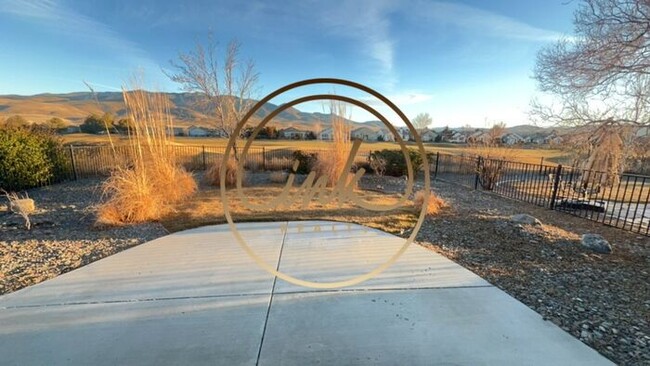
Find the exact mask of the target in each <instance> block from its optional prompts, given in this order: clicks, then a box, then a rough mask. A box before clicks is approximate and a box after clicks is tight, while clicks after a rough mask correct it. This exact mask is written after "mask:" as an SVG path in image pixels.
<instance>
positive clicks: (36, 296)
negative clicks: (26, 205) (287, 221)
mask: <svg viewBox="0 0 650 366" xmlns="http://www.w3.org/2000/svg"><path fill="white" fill-rule="evenodd" d="M239 226H240V228H241V230H242V235H243V236H244V238H245V239H246V240H247V242H248V243H249V245H250V246H251V247H252V248H254V249H255V250H256V252H257V253H258V254H259V255H260V256H261V257H263V258H264V259H265V260H266V261H268V262H269V263H277V261H278V258H279V255H280V248H281V245H282V238H283V236H284V234H283V232H282V231H281V230H280V229H279V225H278V224H273V223H255V224H253V223H244V224H239ZM272 285H273V276H271V275H270V274H269V273H267V272H266V271H264V270H263V269H261V268H259V267H258V266H256V265H255V264H254V263H253V262H252V260H251V259H250V258H249V257H248V256H247V255H246V254H245V253H244V252H243V251H242V249H241V248H240V247H239V245H237V244H236V243H235V241H234V240H233V237H232V233H231V232H230V229H229V228H228V227H227V226H224V225H220V226H209V227H202V228H197V229H192V230H187V231H183V232H179V233H175V234H173V235H169V236H165V237H162V238H159V239H156V240H153V241H151V242H148V243H145V244H142V245H139V246H137V247H134V248H131V249H128V250H126V251H124V252H121V253H118V254H116V255H113V256H110V257H108V258H105V259H103V260H101V261H97V262H94V263H91V264H89V265H87V266H85V267H83V268H81V269H79V270H76V271H72V272H69V273H66V274H64V275H61V276H59V277H56V278H54V279H52V280H50V281H46V282H44V283H41V284H38V285H35V286H31V287H28V288H26V289H23V290H21V291H18V292H15V293H12V294H9V295H5V296H2V297H0V308H1V307H12V306H17V305H20V306H28V305H44V304H50V305H51V304H66V303H85V302H107V301H113V302H115V301H133V300H149V299H164V298H178V297H200V296H222V295H240V294H270V293H271V288H272Z"/></svg>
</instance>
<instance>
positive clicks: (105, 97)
mask: <svg viewBox="0 0 650 366" xmlns="http://www.w3.org/2000/svg"><path fill="white" fill-rule="evenodd" d="M165 94H166V95H167V97H168V98H169V102H170V107H171V108H170V113H171V115H172V117H173V118H174V122H175V123H178V124H179V125H181V126H183V125H187V126H189V125H193V124H194V125H209V124H210V123H211V119H210V118H209V117H208V115H207V114H206V113H203V112H202V111H200V109H198V108H197V107H196V101H197V95H196V94H194V93H165ZM96 96H97V100H95V99H94V97H93V95H92V93H90V92H78V93H67V94H37V95H31V96H21V95H0V117H9V116H12V115H16V114H19V115H21V116H23V117H25V118H26V119H27V120H29V121H31V122H34V123H40V122H44V121H46V120H48V119H50V118H52V117H59V118H63V119H65V120H67V121H69V122H70V123H72V124H75V125H76V124H80V123H81V122H83V120H84V119H85V118H86V117H87V116H88V115H90V114H93V113H96V114H103V113H106V112H109V113H112V114H113V115H115V116H116V117H117V118H120V117H123V116H125V115H126V113H127V111H126V107H125V105H124V102H123V99H122V93H121V92H100V93H96ZM277 107H278V106H277V105H275V104H272V103H267V104H266V105H265V106H264V107H263V108H261V110H260V111H259V112H258V113H256V115H255V116H254V120H255V121H259V120H260V119H261V118H263V117H264V116H266V115H267V114H268V113H270V111H272V110H274V109H276V108H277ZM349 122H350V123H352V124H353V125H358V126H362V125H363V124H361V123H360V122H354V121H349ZM316 123H320V124H321V126H322V128H326V127H327V126H329V125H330V124H331V115H329V114H325V113H318V112H316V113H306V112H301V111H299V110H298V109H296V108H293V107H290V108H287V109H286V110H284V111H282V112H281V113H280V114H279V115H278V116H276V117H275V118H274V119H273V120H272V121H271V122H270V124H271V125H275V126H278V127H280V128H284V127H288V126H293V127H296V128H309V129H311V128H313V126H314V124H316Z"/></svg>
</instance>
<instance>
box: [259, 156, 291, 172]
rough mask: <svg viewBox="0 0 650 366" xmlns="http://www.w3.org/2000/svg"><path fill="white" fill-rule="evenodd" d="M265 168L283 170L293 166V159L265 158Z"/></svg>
mask: <svg viewBox="0 0 650 366" xmlns="http://www.w3.org/2000/svg"><path fill="white" fill-rule="evenodd" d="M265 165H266V170H284V169H289V168H291V167H292V166H293V160H292V159H289V158H276V157H273V158H271V159H267V160H266V164H265Z"/></svg>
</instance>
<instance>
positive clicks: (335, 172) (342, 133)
mask: <svg viewBox="0 0 650 366" xmlns="http://www.w3.org/2000/svg"><path fill="white" fill-rule="evenodd" d="M330 113H331V115H332V142H331V143H330V144H329V146H328V149H327V150H325V151H323V152H321V153H319V154H318V160H316V164H315V166H314V171H315V172H316V177H321V176H325V177H327V184H328V185H329V186H334V185H336V182H338V181H339V178H340V177H341V176H343V175H345V174H347V173H348V172H345V171H344V168H345V163H346V162H347V160H348V156H349V155H350V151H351V149H352V142H351V141H350V133H351V131H352V127H351V126H350V125H349V124H348V123H347V121H346V118H347V119H350V116H349V115H347V110H346V105H345V103H343V102H339V101H331V103H330Z"/></svg>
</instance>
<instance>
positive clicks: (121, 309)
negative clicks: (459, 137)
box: [0, 221, 610, 365]
mask: <svg viewBox="0 0 650 366" xmlns="http://www.w3.org/2000/svg"><path fill="white" fill-rule="evenodd" d="M281 225H282V223H257V224H239V225H238V228H239V230H240V231H241V232H242V235H243V236H244V238H245V239H246V240H247V242H248V243H249V245H250V246H251V247H253V248H254V249H255V250H256V252H257V253H258V254H259V255H260V256H261V257H263V258H264V259H265V260H266V261H267V262H268V263H271V264H273V265H275V266H277V268H279V269H280V270H281V271H283V272H285V273H288V274H291V275H293V276H296V277H299V278H301V279H306V280H312V281H319V282H323V281H328V282H329V281H340V280H345V279H348V278H351V277H353V276H356V275H360V274H362V273H365V272H367V271H369V270H370V269H372V268H374V267H376V266H377V265H378V264H379V263H382V262H384V261H386V259H388V258H389V257H390V256H391V255H392V254H393V253H394V252H395V251H396V250H397V248H398V247H399V246H401V245H402V244H403V239H400V238H397V237H394V236H392V235H388V234H385V233H382V232H380V231H376V230H372V229H366V228H364V227H361V226H357V225H347V224H335V223H331V222H315V221H311V222H303V223H297V222H291V223H289V225H288V229H287V230H286V231H283V230H281ZM316 226H318V227H319V229H320V232H317V231H315V229H316ZM0 364H2V365H185V364H188V365H190V364H191V365H197V364H206V365H215V364H216V365H255V364H259V365H310V364H322V365H360V364H369V365H376V364H379V365H609V364H610V363H609V361H607V360H606V359H605V358H603V357H602V356H600V355H599V354H598V353H597V352H596V351H594V350H593V349H591V348H589V347H587V346H586V345H584V344H583V343H581V342H580V341H578V340H577V339H575V338H573V337H572V336H570V335H569V334H567V333H565V332H564V331H562V330H561V329H560V328H558V327H557V326H555V325H553V324H552V323H550V322H547V321H544V320H542V318H541V317H540V316H539V315H538V314H537V313H535V312H534V311H532V310H530V309H529V308H528V307H526V306H525V305H523V304H521V303H520V302H518V301H517V300H515V299H513V298H512V297H510V296H508V295H507V294H506V293H504V292H503V291H501V290H499V289H497V288H495V287H493V286H492V285H490V284H489V283H487V282H486V281H484V280H483V279H481V278H480V277H478V276H476V275H475V274H473V273H472V272H470V271H468V270H466V269H464V268H463V267H461V266H459V265H457V264H455V263H453V262H452V261H450V260H448V259H446V258H444V257H442V256H440V255H438V254H435V253H433V252H431V251H428V250H426V249H423V248H421V247H419V246H417V245H412V246H411V247H410V248H409V249H408V251H407V252H406V253H405V254H404V255H403V256H402V257H401V258H400V259H399V260H398V262H397V263H396V264H395V265H393V266H392V267H390V268H389V269H388V270H387V271H386V272H384V273H382V274H381V275H380V276H379V277H377V278H374V279H371V280H369V281H367V282H364V283H362V284H360V285H357V286H353V287H349V288H344V289H339V290H315V289H309V288H303V287H298V286H295V285H292V284H290V283H287V282H285V281H283V280H280V279H277V280H276V279H275V278H274V277H273V276H271V275H269V274H268V273H266V272H265V271H263V270H262V269H260V268H258V266H257V265H256V264H255V263H254V262H253V261H252V260H251V259H250V258H249V257H248V256H247V255H246V254H245V253H244V251H243V250H242V249H241V248H240V247H239V246H238V245H237V244H236V243H235V241H234V239H233V237H232V234H231V233H230V231H229V228H228V226H227V225H220V226H209V227H203V228H198V229H194V230H189V231H185V232H180V233H176V234H173V235H169V236H166V237H163V238H160V239H157V240H154V241H152V242H149V243H146V244H143V245H140V246H138V247H135V248H132V249H129V250H127V251H124V252H121V253H119V254H116V255H114V256H111V257H109V258H106V259H103V260H100V261H97V262H95V263H92V264H90V265H88V266H86V267H83V268H81V269H78V270H76V271H72V272H70V273H67V274H64V275H62V276H59V277H57V278H55V279H52V280H50V281H46V282H44V283H41V284H38V285H35V286H32V287H29V288H26V289H23V290H20V291H17V292H15V293H12V294H8V295H5V296H2V297H0Z"/></svg>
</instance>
